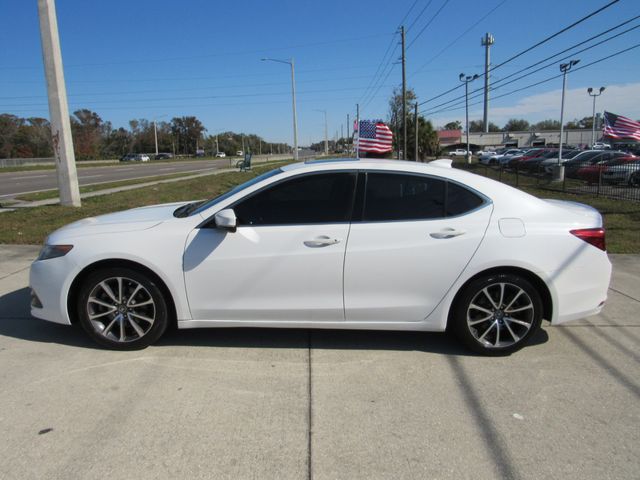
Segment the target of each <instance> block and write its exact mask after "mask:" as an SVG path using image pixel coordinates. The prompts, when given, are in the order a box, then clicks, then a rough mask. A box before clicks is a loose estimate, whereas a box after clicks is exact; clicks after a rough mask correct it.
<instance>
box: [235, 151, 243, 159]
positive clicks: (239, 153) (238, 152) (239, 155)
mask: <svg viewBox="0 0 640 480" xmlns="http://www.w3.org/2000/svg"><path fill="white" fill-rule="evenodd" d="M243 155H244V152H243V151H242V150H238V151H237V152H236V157H241V156H243Z"/></svg>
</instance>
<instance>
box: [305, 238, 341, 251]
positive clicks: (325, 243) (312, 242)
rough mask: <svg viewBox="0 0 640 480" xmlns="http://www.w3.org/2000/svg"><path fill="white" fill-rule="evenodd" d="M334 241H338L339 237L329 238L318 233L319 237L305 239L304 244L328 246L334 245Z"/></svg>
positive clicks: (315, 246)
mask: <svg viewBox="0 0 640 480" xmlns="http://www.w3.org/2000/svg"><path fill="white" fill-rule="evenodd" d="M336 243H340V239H339V238H331V237H327V236H326V235H320V236H319V237H316V238H314V239H313V240H305V241H304V244H305V245H306V246H307V247H311V248H317V247H328V246H329V245H335V244H336Z"/></svg>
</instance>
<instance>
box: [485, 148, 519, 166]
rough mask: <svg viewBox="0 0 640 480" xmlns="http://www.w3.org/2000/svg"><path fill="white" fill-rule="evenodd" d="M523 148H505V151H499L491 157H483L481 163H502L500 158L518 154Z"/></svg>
mask: <svg viewBox="0 0 640 480" xmlns="http://www.w3.org/2000/svg"><path fill="white" fill-rule="evenodd" d="M521 152H522V150H520V149H519V148H512V149H509V150H505V151H504V152H503V153H498V154H496V155H491V156H489V157H483V158H481V159H480V163H484V164H486V165H497V164H499V163H500V160H501V159H502V158H504V157H511V156H512V155H518V154H519V153H521Z"/></svg>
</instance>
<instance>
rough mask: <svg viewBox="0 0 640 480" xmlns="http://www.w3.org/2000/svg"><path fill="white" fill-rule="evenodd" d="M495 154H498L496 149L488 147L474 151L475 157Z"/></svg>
mask: <svg viewBox="0 0 640 480" xmlns="http://www.w3.org/2000/svg"><path fill="white" fill-rule="evenodd" d="M497 154H498V152H497V151H496V150H492V149H490V148H489V149H486V150H478V151H477V152H476V153H475V155H476V157H478V158H480V157H482V156H483V155H488V156H491V155H497Z"/></svg>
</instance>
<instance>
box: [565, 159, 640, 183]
mask: <svg viewBox="0 0 640 480" xmlns="http://www.w3.org/2000/svg"><path fill="white" fill-rule="evenodd" d="M636 160H638V157H635V156H633V155H630V156H628V157H619V158H614V159H613V160H600V161H599V162H598V163H596V164H594V165H587V166H585V167H582V168H580V169H579V170H578V171H577V173H576V176H577V177H578V179H580V180H583V181H585V182H587V183H588V184H593V183H599V182H601V181H604V176H603V175H604V172H605V171H607V170H608V169H609V168H611V167H614V166H618V165H620V166H621V167H622V168H621V169H620V171H624V170H625V168H624V167H626V165H627V164H629V163H631V162H634V161H636ZM628 170H629V174H628V175H627V176H626V178H624V179H623V180H622V181H621V182H616V183H628V181H629V177H630V176H631V169H630V168H629V169H628ZM611 178H614V177H613V176H612V177H611ZM609 183H613V182H609Z"/></svg>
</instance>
